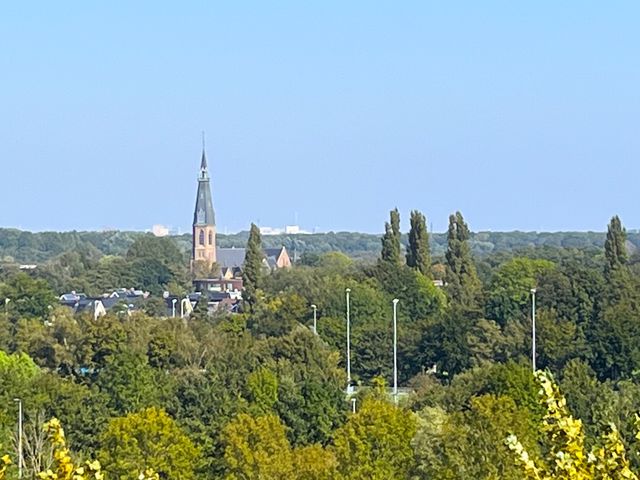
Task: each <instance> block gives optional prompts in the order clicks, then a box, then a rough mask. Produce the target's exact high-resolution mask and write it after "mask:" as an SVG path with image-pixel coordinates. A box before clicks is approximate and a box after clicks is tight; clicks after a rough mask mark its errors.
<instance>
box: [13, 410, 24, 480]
mask: <svg viewBox="0 0 640 480" xmlns="http://www.w3.org/2000/svg"><path fill="white" fill-rule="evenodd" d="M13 401H14V402H16V403H17V404H18V478H22V465H23V463H24V460H23V458H22V400H21V399H19V398H14V399H13Z"/></svg>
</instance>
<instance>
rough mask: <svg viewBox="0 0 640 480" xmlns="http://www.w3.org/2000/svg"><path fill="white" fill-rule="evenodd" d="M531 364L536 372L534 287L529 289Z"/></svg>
mask: <svg viewBox="0 0 640 480" xmlns="http://www.w3.org/2000/svg"><path fill="white" fill-rule="evenodd" d="M531 327H532V328H531V364H532V365H533V373H536V289H535V288H532V289H531Z"/></svg>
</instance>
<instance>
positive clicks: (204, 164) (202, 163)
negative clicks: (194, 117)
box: [200, 130, 207, 170]
mask: <svg viewBox="0 0 640 480" xmlns="http://www.w3.org/2000/svg"><path fill="white" fill-rule="evenodd" d="M204 147H205V145H204V130H203V131H202V160H201V161H200V170H206V169H207V155H206V154H205V153H204V150H205V148H204Z"/></svg>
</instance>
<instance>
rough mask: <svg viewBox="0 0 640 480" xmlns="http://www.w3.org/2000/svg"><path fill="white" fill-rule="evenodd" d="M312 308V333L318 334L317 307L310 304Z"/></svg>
mask: <svg viewBox="0 0 640 480" xmlns="http://www.w3.org/2000/svg"><path fill="white" fill-rule="evenodd" d="M311 308H313V333H314V335H317V334H318V307H317V306H316V305H311Z"/></svg>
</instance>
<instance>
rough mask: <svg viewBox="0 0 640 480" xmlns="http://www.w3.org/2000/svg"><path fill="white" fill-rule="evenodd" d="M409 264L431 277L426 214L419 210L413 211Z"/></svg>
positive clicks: (408, 253) (408, 252)
mask: <svg viewBox="0 0 640 480" xmlns="http://www.w3.org/2000/svg"><path fill="white" fill-rule="evenodd" d="M407 265H408V266H410V267H411V268H413V269H414V270H417V271H418V272H420V273H422V274H423V275H425V276H427V277H431V254H430V251H429V233H428V232H427V221H426V219H425V217H424V215H423V214H422V213H420V212H419V211H417V210H414V211H412V212H411V230H409V247H408V249H407Z"/></svg>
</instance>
